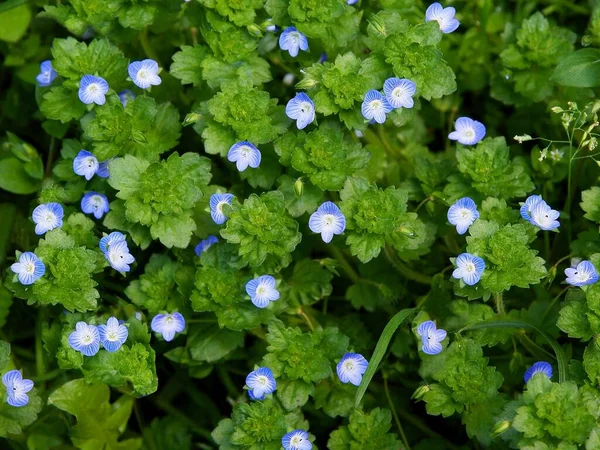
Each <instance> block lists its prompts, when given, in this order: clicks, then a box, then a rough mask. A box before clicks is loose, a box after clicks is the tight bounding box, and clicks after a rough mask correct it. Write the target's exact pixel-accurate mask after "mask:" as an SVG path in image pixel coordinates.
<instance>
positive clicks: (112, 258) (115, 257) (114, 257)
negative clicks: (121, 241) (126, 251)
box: [108, 252, 123, 264]
mask: <svg viewBox="0 0 600 450" xmlns="http://www.w3.org/2000/svg"><path fill="white" fill-rule="evenodd" d="M108 257H109V259H110V262H111V263H113V264H118V263H119V260H120V259H123V254H122V253H115V252H111V253H110V254H109V255H108Z"/></svg>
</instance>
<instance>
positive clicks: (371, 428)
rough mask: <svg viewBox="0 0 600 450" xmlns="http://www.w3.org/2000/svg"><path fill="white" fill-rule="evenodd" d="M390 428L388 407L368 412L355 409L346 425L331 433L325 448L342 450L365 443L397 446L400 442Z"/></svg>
mask: <svg viewBox="0 0 600 450" xmlns="http://www.w3.org/2000/svg"><path fill="white" fill-rule="evenodd" d="M390 428H392V414H391V413H390V411H389V410H388V409H380V408H375V409H374V410H373V411H371V412H370V413H365V412H363V411H361V410H358V409H355V410H354V411H352V413H351V414H350V422H349V424H348V426H342V427H340V428H339V429H337V430H335V431H334V432H333V433H331V437H330V438H329V441H328V442H327V448H328V449H330V450H343V449H348V448H361V447H364V446H367V445H374V446H376V448H381V449H386V450H392V449H395V448H399V446H400V442H399V441H398V439H397V438H396V435H395V434H393V433H389V431H390Z"/></svg>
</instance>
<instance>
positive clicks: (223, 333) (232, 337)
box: [187, 325, 244, 363]
mask: <svg viewBox="0 0 600 450" xmlns="http://www.w3.org/2000/svg"><path fill="white" fill-rule="evenodd" d="M243 345H244V334H243V333H240V332H238V331H231V330H227V329H222V328H219V326H218V325H210V326H208V327H206V326H203V327H201V328H200V327H198V328H196V327H193V328H191V329H190V331H189V337H188V342H187V348H188V350H189V352H190V355H191V357H192V359H194V360H195V361H204V362H209V363H212V362H215V361H218V360H220V359H222V358H224V357H225V356H227V355H228V354H229V353H231V352H232V351H233V350H235V349H236V348H238V347H241V346H243Z"/></svg>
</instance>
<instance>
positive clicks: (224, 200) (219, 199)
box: [209, 194, 233, 225]
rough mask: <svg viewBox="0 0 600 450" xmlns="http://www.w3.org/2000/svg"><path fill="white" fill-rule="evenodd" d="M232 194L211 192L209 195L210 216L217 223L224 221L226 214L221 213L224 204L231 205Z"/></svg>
mask: <svg viewBox="0 0 600 450" xmlns="http://www.w3.org/2000/svg"><path fill="white" fill-rule="evenodd" d="M231 200H233V195H232V194H213V195H211V196H210V202H209V203H210V216H211V217H212V220H214V222H215V223H216V224H217V225H221V224H223V223H225V221H226V220H227V216H226V215H225V214H224V213H223V206H224V205H231Z"/></svg>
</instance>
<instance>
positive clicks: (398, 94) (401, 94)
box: [392, 86, 406, 98]
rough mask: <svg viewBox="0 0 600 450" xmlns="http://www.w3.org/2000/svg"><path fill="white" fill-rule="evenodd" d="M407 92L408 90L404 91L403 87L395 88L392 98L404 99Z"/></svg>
mask: <svg viewBox="0 0 600 450" xmlns="http://www.w3.org/2000/svg"><path fill="white" fill-rule="evenodd" d="M405 92H406V89H404V87H403V86H398V87H397V88H395V89H394V90H393V91H392V97H396V98H402V97H404V93H405Z"/></svg>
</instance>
